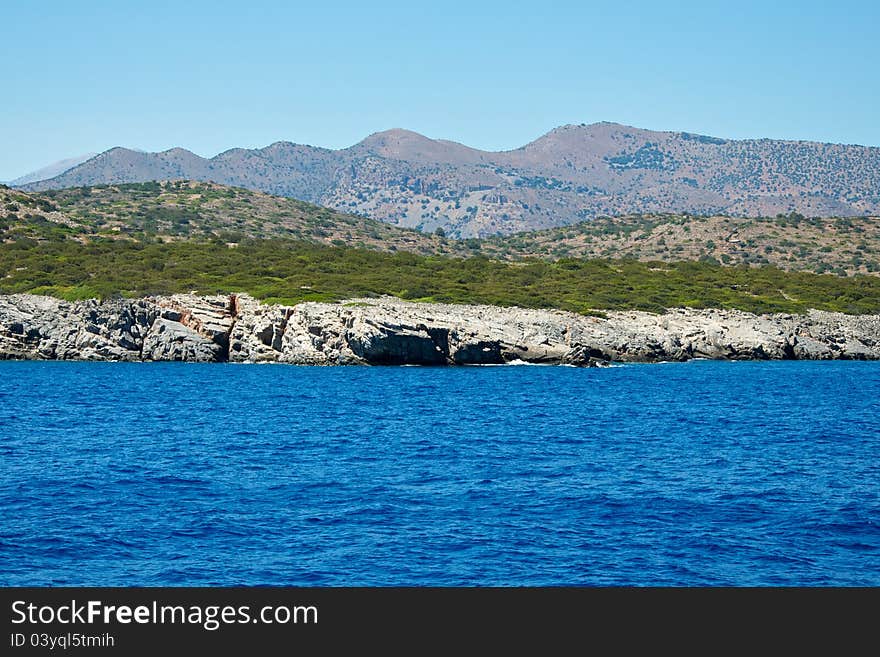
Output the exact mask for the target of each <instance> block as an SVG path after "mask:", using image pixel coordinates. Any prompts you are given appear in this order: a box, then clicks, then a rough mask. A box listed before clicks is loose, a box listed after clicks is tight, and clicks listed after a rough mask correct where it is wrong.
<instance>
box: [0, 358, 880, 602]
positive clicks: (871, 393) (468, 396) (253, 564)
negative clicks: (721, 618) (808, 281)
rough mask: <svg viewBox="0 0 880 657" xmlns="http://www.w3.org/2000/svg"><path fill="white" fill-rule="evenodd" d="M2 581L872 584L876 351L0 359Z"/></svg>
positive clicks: (879, 412) (879, 438)
mask: <svg viewBox="0 0 880 657" xmlns="http://www.w3.org/2000/svg"><path fill="white" fill-rule="evenodd" d="M0 584H5V585H88V584H94V585H213V584H224V585H233V584H245V585H254V584H281V585H557V584H572V585H606V584H613V585H618V584H625V585H718V584H720V585H873V586H876V585H880V363H852V362H824V363H817V362H762V363H757V362H739V363H724V362H692V363H686V364H659V365H634V366H625V367H615V368H608V369H575V368H568V367H472V368H417V367H400V368H393V367H373V368H369V367H349V368H309V367H293V366H284V365H195V364H173V363H155V364H145V363H138V364H124V363H35V362H3V363H0Z"/></svg>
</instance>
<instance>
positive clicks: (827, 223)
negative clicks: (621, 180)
mask: <svg viewBox="0 0 880 657" xmlns="http://www.w3.org/2000/svg"><path fill="white" fill-rule="evenodd" d="M24 238H27V239H31V240H54V239H72V240H76V241H80V242H83V241H88V240H94V239H97V238H103V239H116V240H119V239H122V240H133V241H139V242H152V241H181V240H185V239H203V240H217V241H220V242H227V243H238V242H240V241H242V240H245V239H271V238H288V239H295V240H302V241H306V242H309V243H314V244H325V245H330V246H356V247H363V248H369V249H375V250H387V251H396V250H401V251H411V252H414V253H420V254H425V255H431V254H434V255H455V256H469V255H477V254H479V255H483V256H486V257H489V258H494V259H499V260H516V259H522V258H525V257H537V258H542V259H550V260H556V259H559V258H630V259H634V260H640V261H643V262H650V261H662V262H678V261H682V260H703V261H707V262H710V263H713V262H717V263H719V264H726V265H740V264H742V265H750V266H761V265H773V266H775V267H779V268H781V269H785V270H792V271H807V272H813V273H825V272H832V273H835V274H839V275H851V274H873V275H880V219H878V218H876V217H874V218H871V217H848V218H824V219H815V218H807V217H803V216H801V215H798V214H789V215H780V216H779V217H775V218H767V217H761V218H753V219H749V218H735V217H724V216H710V217H699V216H690V215H688V216H685V215H630V216H623V217H615V218H613V219H609V218H600V219H595V220H593V221H588V222H581V223H579V224H575V225H571V226H566V227H563V228H554V229H548V230H544V231H536V232H530V233H517V234H514V235H509V236H495V237H490V238H485V239H482V240H477V239H467V240H457V239H452V238H441V237H438V236H436V235H427V234H424V233H420V232H418V231H414V230H409V229H402V228H398V227H394V226H390V225H388V224H385V223H382V222H378V221H374V220H371V219H365V218H363V217H360V216H355V215H348V214H343V213H338V212H334V211H332V210H328V209H326V208H321V207H318V206H314V205H311V204H309V203H305V202H302V201H296V200H294V199H289V198H282V197H275V196H269V195H267V194H262V193H260V192H253V191H249V190H245V189H241V188H232V187H226V186H222V185H217V184H213V183H199V182H182V181H176V182H164V183H132V184H120V185H106V186H99V187H90V188H88V187H87V188H70V189H64V190H52V191H48V192H44V193H33V192H21V191H18V190H11V189H2V188H0V240H2V241H6V242H14V241H17V240H21V239H24Z"/></svg>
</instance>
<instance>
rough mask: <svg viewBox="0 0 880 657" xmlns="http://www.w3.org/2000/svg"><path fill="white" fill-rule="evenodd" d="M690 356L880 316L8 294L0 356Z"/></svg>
mask: <svg viewBox="0 0 880 657" xmlns="http://www.w3.org/2000/svg"><path fill="white" fill-rule="evenodd" d="M692 358H713V359H860V360H867V359H870V360H874V359H880V316H877V315H862V316H854V315H843V314H839V313H827V312H818V311H811V312H810V313H809V314H806V315H784V314H777V315H752V314H749V313H744V312H739V311H732V310H691V309H674V310H669V311H667V312H666V313H665V314H662V315H654V314H651V313H645V312H613V313H608V315H607V316H606V317H586V316H581V315H576V314H573V313H568V312H562V311H552V310H527V309H522V308H497V307H492V306H460V305H444V304H424V303H408V302H404V301H400V300H397V299H389V298H383V299H359V300H353V301H350V302H347V303H339V304H334V303H302V304H299V305H297V306H293V307H287V306H279V305H265V304H262V303H260V302H258V301H256V300H255V299H253V298H251V297H249V296H247V295H232V296H228V297H227V296H213V297H199V296H194V295H174V296H170V297H149V298H144V299H125V300H108V301H103V302H99V301H95V300H91V301H80V302H76V303H69V302H66V301H61V300H58V299H54V298H50V297H41V296H34V295H28V294H16V295H9V296H0V359H32V360H51V359H56V360H105V361H111V360H112V361H190V362H227V361H228V362H278V363H292V364H300V365H350V364H373V365H379V364H389V365H402V364H419V365H484V364H502V363H512V362H526V363H543V364H570V365H579V366H594V365H600V364H604V363H608V362H611V361H617V362H653V361H664V360H676V361H681V360H688V359H692Z"/></svg>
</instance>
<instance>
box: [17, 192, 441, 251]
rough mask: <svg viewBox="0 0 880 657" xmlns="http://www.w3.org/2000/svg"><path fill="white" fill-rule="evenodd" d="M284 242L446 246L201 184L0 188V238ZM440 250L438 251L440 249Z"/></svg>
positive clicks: (289, 203) (314, 209)
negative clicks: (33, 189) (38, 190)
mask: <svg viewBox="0 0 880 657" xmlns="http://www.w3.org/2000/svg"><path fill="white" fill-rule="evenodd" d="M23 238H27V239H32V240H47V239H49V240H53V239H72V240H76V241H80V242H82V241H87V240H91V239H95V238H104V239H122V240H134V241H140V242H150V241H155V240H159V241H179V240H184V239H216V240H220V241H222V242H229V243H236V242H239V241H241V240H243V239H250V238H256V239H269V238H289V239H296V240H302V241H306V242H311V243H317V244H328V245H332V244H336V245H338V246H342V245H348V246H359V247H364V248H372V249H379V250H396V249H402V250H408V251H413V252H416V253H438V252H445V251H447V250H450V251H451V250H455V249H453V248H452V246H450V245H449V244H450V243H448V242H447V241H446V240H442V239H440V238H439V237H436V236H434V235H425V234H422V233H419V232H417V231H414V230H407V229H403V228H397V227H394V226H389V225H388V224H384V223H382V222H379V221H374V220H371V219H365V218H363V217H358V216H353V215H348V214H343V213H339V212H334V211H332V210H329V209H327V208H322V207H318V206H315V205H312V204H310V203H305V202H303V201H297V200H294V199H290V198H281V197H276V196H269V195H267V194H262V193H260V192H253V191H250V190H246V189H240V188H239V189H236V188H232V187H225V186H222V185H216V184H213V183H201V182H184V181H175V182H163V183H132V184H121V185H105V186H99V187H81V188H71V189H63V190H52V191H47V192H44V193H41V194H37V193H28V192H21V191H18V190H13V189H8V188H6V189H3V188H0V240H3V241H7V242H11V241H15V240H20V239H23ZM444 244H446V246H444Z"/></svg>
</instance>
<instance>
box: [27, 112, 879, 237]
mask: <svg viewBox="0 0 880 657" xmlns="http://www.w3.org/2000/svg"><path fill="white" fill-rule="evenodd" d="M165 179H193V180H202V181H214V182H218V183H222V184H228V185H234V186H238V187H243V188H247V189H252V190H260V191H263V192H266V193H270V194H274V195H280V196H289V197H295V198H301V199H304V200H307V201H310V202H313V203H318V204H320V205H324V206H328V207H332V208H335V209H337V210H341V211H344V212H351V213H358V214H363V215H366V216H370V217H372V218H375V219H379V220H382V221H384V222H387V223H391V224H396V225H399V226H404V227H411V228H417V229H419V230H421V231H424V232H433V231H434V230H435V229H436V228H438V227H441V228H443V229H444V230H445V231H446V232H447V234H449V235H454V236H460V237H473V236H486V235H492V234H510V233H515V232H518V231H524V230H535V229H546V228H552V227H557V226H564V225H570V224H575V223H578V222H582V221H584V220H590V219H594V218H597V217H602V216H618V215H625V214H656V213H668V212H674V213H690V214H700V215H707V216H711V215H728V216H748V217H760V216H776V215H777V214H780V213H783V214H789V213H791V212H796V213H799V214H802V215H804V216H807V217H824V216H840V217H854V216H863V215H868V214H880V148H872V147H866V146H851V145H840V144H822V143H815V142H804V141H797V142H795V141H779V140H771V139H752V140H727V139H720V138H716V137H707V136H703V135H694V134H690V133H683V132H656V131H649V130H642V129H638V128H632V127H628V126H623V125H618V124H614V123H597V124H592V125H568V126H563V127H560V128H557V129H555V130H552V131H551V132H549V133H547V134H546V135H544V136H542V137H540V138H539V139H537V140H535V141H533V142H531V143H529V144H527V145H525V146H523V147H521V148H518V149H515V150H511V151H502V152H487V151H480V150H476V149H473V148H469V147H467V146H464V145H461V144H457V143H454V142H450V141H444V140H435V139H429V138H427V137H424V136H422V135H419V134H416V133H413V132H409V131H406V130H389V131H386V132H382V133H377V134H374V135H371V136H370V137H368V138H367V139H365V140H363V141H362V142H360V143H358V144H356V145H354V146H352V147H350V148H345V149H341V150H335V151H334V150H328V149H323V148H316V147H313V146H304V145H298V144H292V143H288V142H278V143H275V144H272V145H271V146H268V147H266V148H260V149H252V150H249V149H232V150H229V151H226V152H224V153H220V154H219V155H217V156H215V157H213V158H210V159H206V158H202V157H199V156H197V155H195V154H193V153H191V152H189V151H186V150H184V149H180V148H176V149H171V150H168V151H164V152H161V153H143V152H139V151H132V150H128V149H124V148H114V149H111V150H109V151H106V152H104V153H101V154H100V155H98V156H96V157H94V158H91V159H90V160H88V161H86V162H84V163H82V164H80V165H79V166H76V167H74V168H73V169H70V170H69V171H66V172H65V173H63V174H61V175H59V176H57V177H55V178H52V179H50V180H45V181H41V182H37V183H32V184H30V185H27V186H25V189H29V190H47V189H57V188H67V187H74V186H82V185H95V184H105V183H121V182H143V181H150V180H165Z"/></svg>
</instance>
